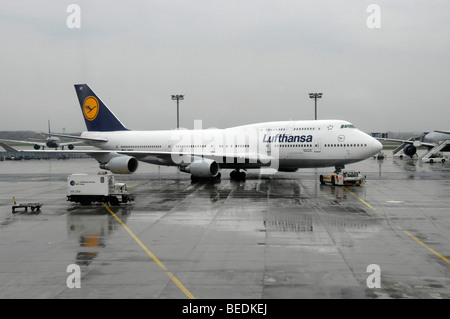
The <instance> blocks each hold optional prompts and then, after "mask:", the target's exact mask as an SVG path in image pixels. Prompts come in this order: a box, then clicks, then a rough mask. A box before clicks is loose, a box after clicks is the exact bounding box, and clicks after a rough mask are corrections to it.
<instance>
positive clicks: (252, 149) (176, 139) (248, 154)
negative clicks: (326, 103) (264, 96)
mask: <svg viewBox="0 0 450 319" xmlns="http://www.w3.org/2000/svg"><path fill="white" fill-rule="evenodd" d="M75 91H76V93H77V96H78V100H79V102H80V106H81V111H82V114H83V117H84V120H85V123H86V127H87V131H86V132H83V133H82V134H81V136H70V135H61V134H60V135H57V136H62V137H70V138H77V139H80V140H83V141H85V142H87V143H89V144H91V145H92V146H95V147H97V148H98V150H77V151H64V152H72V153H81V152H82V153H86V154H88V155H89V156H92V157H94V158H95V159H96V160H97V161H98V162H99V164H100V167H101V168H102V169H107V170H110V171H111V172H113V173H119V174H130V173H133V172H135V171H136V169H137V168H138V162H139V161H142V162H147V163H151V164H156V165H166V166H178V167H179V169H180V171H182V172H186V173H190V174H191V176H192V178H193V179H197V178H212V179H215V178H220V176H221V174H220V172H219V171H220V169H233V171H232V172H231V174H230V177H231V178H232V179H244V178H245V173H244V172H243V171H242V170H247V169H256V168H263V167H270V168H275V169H277V170H278V171H296V170H297V169H299V168H311V167H333V166H334V167H335V168H336V170H339V169H342V168H343V167H344V165H346V164H350V163H355V162H358V161H362V160H364V159H366V158H369V157H371V156H373V155H375V154H377V153H378V152H380V151H381V149H382V145H381V143H380V142H378V141H377V140H376V139H375V138H373V137H371V136H370V135H368V134H366V133H364V132H362V131H360V130H358V129H357V128H355V127H354V126H353V125H352V124H351V123H349V122H347V121H341V120H317V121H280V122H267V123H257V124H249V125H243V126H237V127H232V128H226V129H194V130H184V129H180V130H159V131H132V130H129V129H128V128H126V127H125V126H124V125H123V124H122V123H121V122H120V120H119V119H118V118H117V117H116V116H115V115H114V114H113V113H112V112H111V111H110V109H109V108H108V107H107V106H106V105H105V104H104V103H103V102H102V101H101V99H100V98H99V97H98V96H97V95H96V94H95V93H94V92H93V91H92V90H91V88H90V87H89V86H88V85H87V84H77V85H75ZM47 152H50V151H47Z"/></svg>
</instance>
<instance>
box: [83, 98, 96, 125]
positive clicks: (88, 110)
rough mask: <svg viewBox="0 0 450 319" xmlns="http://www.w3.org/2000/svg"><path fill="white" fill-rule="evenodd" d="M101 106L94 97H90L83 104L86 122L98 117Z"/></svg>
mask: <svg viewBox="0 0 450 319" xmlns="http://www.w3.org/2000/svg"><path fill="white" fill-rule="evenodd" d="M98 109H99V104H98V100H97V99H96V98H95V97H94V96H88V97H87V98H85V99H84V102H83V114H84V117H85V118H86V120H88V121H93V120H95V118H96V117H97V115H98Z"/></svg>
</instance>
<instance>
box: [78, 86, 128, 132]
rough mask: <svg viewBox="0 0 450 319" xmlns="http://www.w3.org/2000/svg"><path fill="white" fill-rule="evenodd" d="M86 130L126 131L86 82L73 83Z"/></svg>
mask: <svg viewBox="0 0 450 319" xmlns="http://www.w3.org/2000/svg"><path fill="white" fill-rule="evenodd" d="M75 91H76V92H77V96H78V101H79V102H80V106H81V112H82V113H83V116H84V121H85V122H86V127H87V129H88V131H103V132H110V131H128V129H127V128H126V127H125V126H124V125H123V124H122V123H121V122H120V121H119V119H118V118H117V117H116V116H115V115H114V114H113V113H112V112H111V111H110V110H109V109H108V107H107V106H106V105H105V104H104V103H103V102H102V100H100V98H99V97H98V96H97V94H95V93H94V91H92V90H91V88H90V87H89V86H88V85H87V84H75Z"/></svg>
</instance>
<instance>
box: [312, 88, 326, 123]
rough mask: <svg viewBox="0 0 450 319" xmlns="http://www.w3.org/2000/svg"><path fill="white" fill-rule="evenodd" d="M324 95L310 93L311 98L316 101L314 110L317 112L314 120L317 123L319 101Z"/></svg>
mask: <svg viewBox="0 0 450 319" xmlns="http://www.w3.org/2000/svg"><path fill="white" fill-rule="evenodd" d="M322 94H323V93H309V97H310V98H311V99H314V110H315V116H314V119H315V120H316V121H317V99H320V98H322Z"/></svg>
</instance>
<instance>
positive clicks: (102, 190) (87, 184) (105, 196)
mask: <svg viewBox="0 0 450 319" xmlns="http://www.w3.org/2000/svg"><path fill="white" fill-rule="evenodd" d="M134 198H135V196H134V195H132V194H130V193H129V192H128V190H127V185H126V184H125V183H116V182H115V180H114V175H113V174H111V173H109V172H99V173H98V174H72V175H69V176H68V177H67V200H68V201H70V202H76V203H81V204H82V205H88V204H90V203H92V202H100V203H110V204H111V205H118V204H119V203H128V202H130V201H134Z"/></svg>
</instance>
